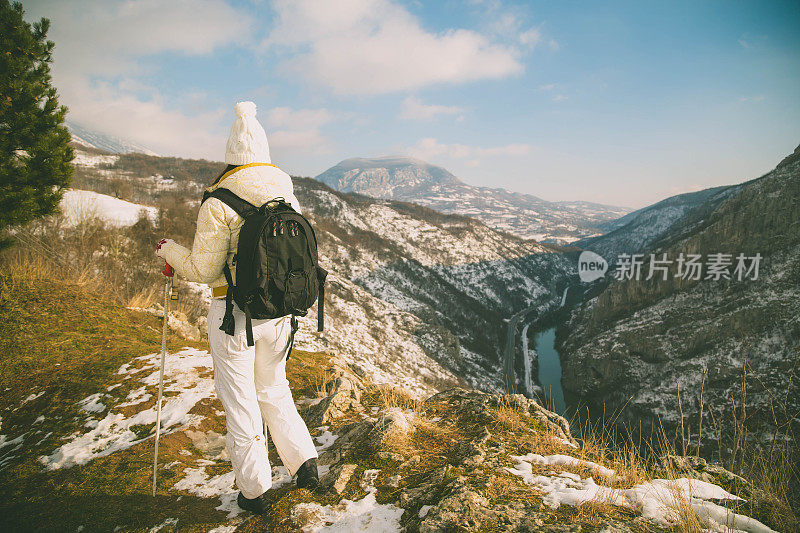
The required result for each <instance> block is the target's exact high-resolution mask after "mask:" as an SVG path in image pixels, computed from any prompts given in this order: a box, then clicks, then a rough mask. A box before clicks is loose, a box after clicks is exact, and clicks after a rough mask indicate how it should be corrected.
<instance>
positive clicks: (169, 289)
mask: <svg viewBox="0 0 800 533" xmlns="http://www.w3.org/2000/svg"><path fill="white" fill-rule="evenodd" d="M161 273H162V274H164V275H165V276H166V277H167V282H166V284H165V285H164V329H163V331H162V333H161V369H160V370H159V376H158V403H157V404H156V405H158V407H157V408H156V449H155V452H154V453H153V497H155V495H156V479H157V473H158V438H159V437H160V436H161V397H162V396H163V395H164V364H165V363H166V359H167V325H168V323H169V297H170V293H171V292H172V277H173V276H174V275H175V271H174V270H173V269H172V267H171V266H170V265H169V263H167V262H166V261H164V270H163V271H162V272H161Z"/></svg>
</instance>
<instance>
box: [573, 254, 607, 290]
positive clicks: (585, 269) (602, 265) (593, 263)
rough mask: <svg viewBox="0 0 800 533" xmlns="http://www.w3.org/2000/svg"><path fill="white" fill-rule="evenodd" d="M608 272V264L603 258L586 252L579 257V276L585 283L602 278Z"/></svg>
mask: <svg viewBox="0 0 800 533" xmlns="http://www.w3.org/2000/svg"><path fill="white" fill-rule="evenodd" d="M607 270H608V263H607V262H606V260H605V259H603V257H602V256H600V255H598V254H596V253H594V252H590V251H589V250H584V251H583V252H581V255H580V257H578V276H580V278H581V281H582V282H584V283H589V282H591V281H594V280H596V279H600V278H602V277H603V276H604V275H605V273H606V271H607Z"/></svg>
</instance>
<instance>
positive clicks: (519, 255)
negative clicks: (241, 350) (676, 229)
mask: <svg viewBox="0 0 800 533" xmlns="http://www.w3.org/2000/svg"><path fill="white" fill-rule="evenodd" d="M77 153H78V156H79V160H78V163H77V171H76V176H77V177H76V181H77V183H76V186H80V187H86V188H89V189H92V190H95V191H98V192H102V193H106V194H112V195H113V194H114V193H115V192H116V193H117V194H118V195H119V196H121V198H122V199H125V200H132V201H134V202H136V203H138V204H145V205H148V204H149V205H162V204H163V205H168V206H170V207H169V209H170V210H169V212H167V213H162V214H161V218H160V221H159V224H161V225H163V226H164V229H163V230H159V231H164V232H166V233H165V235H170V236H172V237H173V238H175V239H176V240H178V241H179V242H182V243H183V244H185V245H188V244H190V239H191V236H192V235H193V231H194V217H195V213H196V209H197V199H198V198H199V197H200V190H201V188H202V183H208V182H210V181H211V180H212V179H213V177H214V176H215V175H216V173H218V172H219V169H220V168H222V165H221V164H219V163H217V164H214V163H212V162H208V161H201V160H200V161H198V160H184V159H177V158H160V157H150V156H145V155H141V154H127V155H118V156H114V155H103V154H90V153H86V152H84V151H81V150H78V151H77ZM294 182H295V193H296V195H297V197H298V198H299V200H300V203H301V206H302V207H303V209H304V214H306V215H307V216H308V217H309V218H310V220H311V221H312V222H313V223H314V224H315V228H316V231H317V237H318V241H319V243H320V254H321V262H322V264H323V265H324V266H325V268H327V269H328V270H330V271H331V276H330V277H329V278H328V280H329V283H328V288H327V294H328V302H327V305H326V313H327V314H328V317H327V318H326V331H325V332H324V333H323V334H322V335H321V336H318V335H316V334H312V333H310V332H312V331H314V329H315V327H314V323H315V320H316V318H315V316H314V313H313V312H312V313H311V314H310V315H309V316H308V317H306V318H305V319H304V320H303V327H302V328H301V335H300V337H299V342H300V346H303V347H305V348H308V349H313V350H326V351H331V352H334V353H337V354H339V355H340V356H341V357H343V358H345V360H347V362H348V363H349V364H351V365H353V366H355V367H356V368H361V369H363V371H364V372H365V373H368V374H370V375H372V376H373V378H374V379H376V380H383V381H387V382H397V383H402V384H403V385H404V386H405V387H406V388H408V389H410V390H413V391H417V392H418V393H420V394H423V393H430V392H433V391H435V390H438V389H439V388H441V387H442V386H449V385H453V384H457V383H461V384H469V385H471V386H476V387H479V388H481V389H484V390H499V389H500V388H501V386H502V382H503V377H502V375H501V372H500V370H499V368H500V362H499V361H500V354H501V352H502V350H503V347H504V346H503V343H504V334H505V323H504V319H505V318H507V317H509V316H511V315H512V314H514V313H515V312H517V311H519V310H520V309H523V308H527V307H531V306H534V305H548V304H550V303H551V302H552V301H553V300H555V299H556V298H557V295H556V292H557V290H556V286H557V285H558V284H559V283H560V282H561V280H562V279H563V277H564V276H565V274H564V273H565V272H569V271H570V269H572V268H573V267H572V265H571V264H570V262H569V261H568V260H567V259H566V258H565V257H564V256H563V255H562V254H560V253H557V251H556V250H554V249H553V248H550V247H547V246H542V245H540V244H538V243H536V242H533V241H524V240H522V239H520V238H518V237H514V236H512V235H509V234H506V233H503V232H500V231H497V230H494V229H491V228H490V227H488V226H486V225H485V224H483V223H481V222H479V221H477V220H475V219H471V218H467V217H463V216H458V215H444V214H441V213H438V212H436V211H433V210H431V209H428V208H425V207H420V206H418V205H413V204H408V203H404V202H398V201H385V200H376V199H371V198H368V197H365V196H360V195H356V194H347V193H340V192H337V191H334V190H332V189H330V188H329V187H327V186H325V185H324V184H322V183H320V182H318V181H315V180H312V179H308V178H296V179H295V180H294ZM154 231H155V230H154ZM153 237H154V239H155V240H154V241H153V242H156V241H157V240H158V239H159V238H161V235H160V234H159V235H155V234H154V235H153ZM202 314H203V312H202V311H197V315H200V316H202Z"/></svg>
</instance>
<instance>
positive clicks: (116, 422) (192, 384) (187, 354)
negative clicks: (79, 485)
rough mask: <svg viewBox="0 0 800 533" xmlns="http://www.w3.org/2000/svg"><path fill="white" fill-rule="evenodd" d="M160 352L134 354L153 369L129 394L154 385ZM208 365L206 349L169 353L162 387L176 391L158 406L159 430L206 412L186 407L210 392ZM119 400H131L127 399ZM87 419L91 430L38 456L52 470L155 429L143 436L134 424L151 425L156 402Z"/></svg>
mask: <svg viewBox="0 0 800 533" xmlns="http://www.w3.org/2000/svg"><path fill="white" fill-rule="evenodd" d="M160 358H161V356H160V354H157V353H156V354H150V355H146V356H143V357H138V358H136V359H134V361H141V362H143V363H144V364H143V366H142V369H144V370H150V369H152V372H150V373H147V374H146V375H145V376H144V377H142V378H141V379H140V381H141V383H142V384H143V386H142V387H141V388H140V389H137V390H135V391H133V392H131V394H130V395H129V397H131V396H133V397H138V398H143V397H144V396H145V392H144V390H145V389H146V388H147V387H150V388H153V387H156V386H157V385H158V375H159V369H158V365H159V361H160ZM211 368H212V362H211V354H209V353H208V352H207V351H205V350H197V349H195V348H185V349H183V350H181V351H179V352H176V353H172V354H169V355H168V356H167V363H166V366H165V369H164V391H165V392H166V393H175V394H171V395H167V396H166V397H165V398H164V403H163V405H162V411H161V423H162V432H163V433H171V432H172V431H175V430H178V429H185V428H187V427H192V426H194V425H196V424H198V423H199V422H200V421H201V420H202V419H203V418H204V417H202V416H200V415H196V414H189V411H190V410H191V409H192V408H193V407H194V406H195V405H196V404H197V403H198V402H200V401H201V400H203V399H205V398H212V397H214V382H213V380H212V379H211V378H210V377H206V376H201V374H207V373H208V372H210V370H211ZM131 372H132V370H131V369H130V363H126V364H125V365H123V366H122V367H120V369H119V370H118V371H117V373H118V374H130V373H131ZM93 396H96V395H93ZM93 396H90V397H88V398H86V399H85V400H83V401H82V402H81V403H84V402H87V400H88V402H87V404H88V405H94V402H96V400H97V398H94V401H92V399H93ZM123 405H131V403H130V402H128V403H126V404H123ZM89 421H91V422H92V424H90V425H91V426H92V429H91V430H90V431H87V432H86V433H83V434H78V435H76V436H75V437H74V438H72V440H70V441H69V442H67V443H66V444H64V445H62V446H60V447H59V448H58V449H56V450H55V451H54V452H53V453H52V454H50V455H49V456H42V457H40V458H39V460H40V461H41V462H42V463H43V464H44V465H46V466H47V468H48V469H50V470H54V469H57V468H68V467H71V466H74V465H81V464H86V463H88V462H89V461H91V460H92V459H96V458H98V457H105V456H107V455H110V454H112V453H114V452H117V451H119V450H124V449H127V448H130V447H131V446H133V445H134V444H137V443H139V442H142V441H144V440H146V439H149V438H150V437H151V436H152V434H153V432H152V431H151V432H150V434H148V435H147V436H145V437H141V438H140V437H139V436H137V434H136V433H135V432H134V431H133V429H134V428H135V427H136V426H148V425H153V426H155V421H156V408H155V406H153V407H150V408H149V409H144V410H142V411H139V412H138V413H136V414H134V415H132V416H130V417H126V416H125V415H123V414H121V413H115V412H114V409H113V408H112V409H110V410H109V412H108V413H107V414H106V416H105V418H103V419H102V420H100V421H99V422H96V421H94V419H91V418H90V419H89ZM87 422H88V421H87ZM95 422H96V424H95ZM170 428H171V429H170Z"/></svg>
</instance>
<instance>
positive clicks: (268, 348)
mask: <svg viewBox="0 0 800 533" xmlns="http://www.w3.org/2000/svg"><path fill="white" fill-rule="evenodd" d="M224 315H225V300H220V299H214V300H211V308H210V309H209V311H208V343H209V345H210V346H211V355H212V358H213V360H214V385H215V387H216V390H217V396H218V397H219V399H220V400H221V401H222V405H223V407H224V408H225V420H226V423H227V427H228V436H227V440H226V444H227V449H228V455H229V456H230V459H231V464H232V465H233V472H234V475H235V476H236V485H237V486H238V487H239V490H240V491H242V494H243V495H244V496H245V497H246V498H257V497H258V496H260V495H262V494H263V493H264V492H266V491H267V490H268V489H269V488H270V487H271V486H272V472H271V468H270V465H269V458H268V457H267V446H266V436H265V434H264V423H266V426H267V427H268V428H269V432H270V433H271V434H272V442H273V443H274V444H275V448H276V449H277V450H278V455H279V456H280V458H281V461H283V465H284V466H285V467H286V468H287V469H288V470H289V473H290V474H291V475H294V474H295V472H297V469H298V468H300V466H301V465H302V464H303V463H304V462H306V461H307V460H308V459H311V458H314V457H317V450H316V449H315V448H314V441H312V440H311V435H310V434H309V432H308V428H307V427H306V424H305V422H303V419H302V418H300V415H299V414H298V412H297V408H296V407H295V405H294V401H293V400H292V392H291V391H290V390H289V382H288V381H287V379H286V348H287V347H288V346H287V342H288V339H289V333H290V331H291V325H290V323H289V319H288V318H276V319H273V320H253V338H254V340H255V346H247V338H246V334H245V316H244V313H243V312H242V311H241V310H239V308H238V307H236V306H234V312H233V316H234V318H235V319H236V330H235V332H234V334H233V335H232V336H231V335H226V334H225V332H224V331H220V329H219V327H220V325H221V324H222V317H223V316H224Z"/></svg>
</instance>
